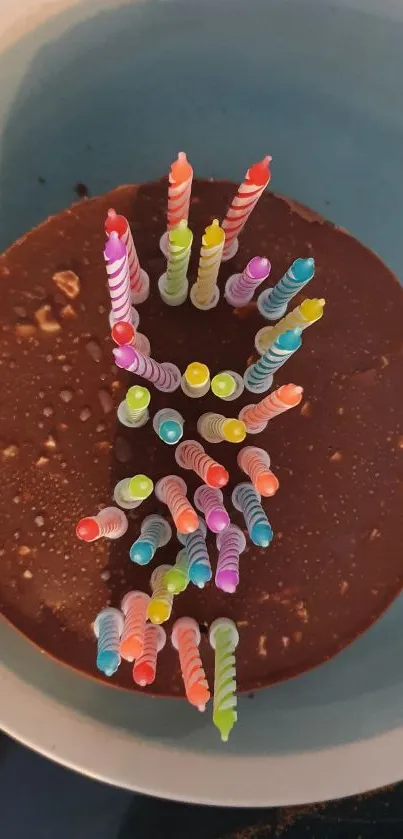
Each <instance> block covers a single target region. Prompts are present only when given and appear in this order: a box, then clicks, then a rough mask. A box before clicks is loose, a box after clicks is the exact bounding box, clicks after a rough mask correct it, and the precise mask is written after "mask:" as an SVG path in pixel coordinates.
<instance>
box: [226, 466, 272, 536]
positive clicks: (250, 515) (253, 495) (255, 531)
mask: <svg viewBox="0 0 403 839" xmlns="http://www.w3.org/2000/svg"><path fill="white" fill-rule="evenodd" d="M232 503H233V505H234V507H235V509H236V510H239V512H240V513H242V515H243V517H244V519H245V524H246V527H247V528H248V533H249V536H250V538H251V540H252V542H253V544H254V545H258V546H259V547H260V548H267V547H268V546H269V545H270V542H271V540H272V539H273V530H272V528H271V524H270V522H269V520H268V518H267V516H266V513H265V511H264V509H263V507H262V505H261V503H260V495H259V493H258V492H257V491H256V490H255V488H254V487H253V486H252V484H248V483H246V482H245V483H242V484H238V485H237V486H236V487H235V489H234V491H233V493H232Z"/></svg>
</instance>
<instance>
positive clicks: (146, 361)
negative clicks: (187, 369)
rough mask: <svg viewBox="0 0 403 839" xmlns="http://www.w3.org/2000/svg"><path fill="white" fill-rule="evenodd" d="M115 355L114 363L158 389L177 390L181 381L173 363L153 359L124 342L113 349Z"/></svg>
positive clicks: (169, 391)
mask: <svg viewBox="0 0 403 839" xmlns="http://www.w3.org/2000/svg"><path fill="white" fill-rule="evenodd" d="M113 354H114V356H115V364H116V365H117V366H118V367H122V368H123V370H128V371H129V372H130V373H137V375H138V376H142V378H143V379H147V381H148V382H152V383H153V384H154V385H155V387H156V388H157V389H158V390H164V391H166V392H167V393H171V392H172V391H173V390H177V388H178V387H179V385H180V382H181V374H180V370H179V369H178V367H176V365H175V364H171V363H170V362H169V361H165V362H162V364H160V363H159V362H158V361H154V359H153V358H149V357H148V356H147V355H143V353H141V352H140V351H139V350H137V349H134V347H132V346H131V345H129V344H124V345H123V346H122V347H116V348H115V349H114V350H113Z"/></svg>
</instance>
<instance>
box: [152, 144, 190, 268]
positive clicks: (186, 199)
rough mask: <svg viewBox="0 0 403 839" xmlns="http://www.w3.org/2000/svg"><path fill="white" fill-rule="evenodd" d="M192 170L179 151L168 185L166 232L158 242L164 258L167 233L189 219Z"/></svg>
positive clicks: (166, 249) (166, 246)
mask: <svg viewBox="0 0 403 839" xmlns="http://www.w3.org/2000/svg"><path fill="white" fill-rule="evenodd" d="M192 180H193V169H192V167H191V165H190V163H189V161H188V159H187V157H186V154H185V152H184V151H180V152H179V154H178V157H177V160H174V162H173V163H172V165H171V169H170V172H169V184H168V212H167V230H166V232H165V233H164V235H163V236H162V237H161V240H160V248H161V250H162V253H163V254H164V256H167V255H168V232H169V230H172V228H173V227H176V226H177V225H178V224H179V222H180V221H182V220H183V219H184V220H185V221H187V220H188V218H189V204H190V195H191V191H192Z"/></svg>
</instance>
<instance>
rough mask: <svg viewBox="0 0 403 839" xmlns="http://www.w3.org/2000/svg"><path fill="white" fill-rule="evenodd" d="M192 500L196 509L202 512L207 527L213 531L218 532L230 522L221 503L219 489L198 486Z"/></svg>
mask: <svg viewBox="0 0 403 839" xmlns="http://www.w3.org/2000/svg"><path fill="white" fill-rule="evenodd" d="M194 502H195V505H196V507H197V509H198V510H200V512H201V513H203V515H204V517H205V519H206V522H207V527H208V528H209V530H211V531H212V532H213V533H220V532H221V530H224V529H225V528H226V527H228V525H229V523H230V519H229V515H228V513H227V511H226V509H225V507H224V505H223V494H222V492H221V490H220V489H212V487H208V486H201V487H198V489H197V490H196V492H195V494H194Z"/></svg>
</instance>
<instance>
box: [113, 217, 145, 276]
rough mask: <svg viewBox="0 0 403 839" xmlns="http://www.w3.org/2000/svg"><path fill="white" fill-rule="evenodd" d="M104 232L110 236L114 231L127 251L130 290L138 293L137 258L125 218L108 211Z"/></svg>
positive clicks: (138, 264) (138, 268)
mask: <svg viewBox="0 0 403 839" xmlns="http://www.w3.org/2000/svg"><path fill="white" fill-rule="evenodd" d="M105 230H106V232H107V234H108V235H110V234H111V233H112V231H113V230H115V231H116V232H117V233H118V235H119V236H120V238H121V240H122V242H123V244H124V245H125V247H126V250H127V258H128V261H129V274H130V286H131V289H132V291H134V292H138V291H140V290H141V278H140V263H139V259H138V256H137V251H136V248H135V247H134V242H133V236H132V233H131V230H130V225H129V222H128V221H127V218H125V216H122V215H118V214H117V213H116V210H113V209H110V210H108V216H107V219H106V223H105Z"/></svg>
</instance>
